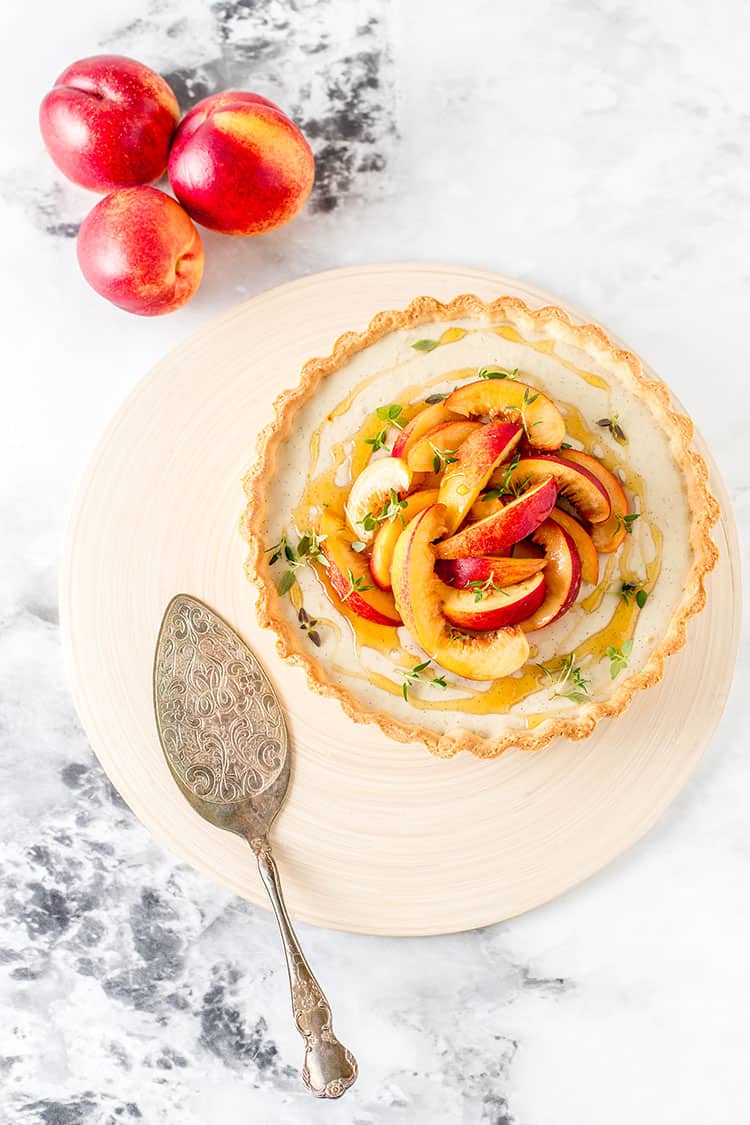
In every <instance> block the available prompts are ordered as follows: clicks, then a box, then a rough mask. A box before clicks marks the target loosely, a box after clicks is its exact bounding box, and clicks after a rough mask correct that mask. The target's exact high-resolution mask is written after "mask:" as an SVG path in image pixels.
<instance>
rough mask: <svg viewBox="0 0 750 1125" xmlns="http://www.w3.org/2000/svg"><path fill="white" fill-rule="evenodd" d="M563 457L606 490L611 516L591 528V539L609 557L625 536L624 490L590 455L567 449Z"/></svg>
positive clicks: (626, 510) (625, 509) (625, 497)
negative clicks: (595, 479) (589, 474)
mask: <svg viewBox="0 0 750 1125" xmlns="http://www.w3.org/2000/svg"><path fill="white" fill-rule="evenodd" d="M565 456H566V457H567V458H568V459H569V460H571V461H575V463H576V465H580V466H581V468H583V469H586V470H587V471H588V472H589V473H591V474H592V476H595V477H596V478H597V479H598V480H599V481H600V482H601V484H602V485H603V486H604V488H605V489H606V490H607V494H608V496H609V503H610V507H611V509H612V514H611V515H610V517H609V519H608V520H607V521H606V522H605V523H600V524H597V525H596V526H595V527H592V529H591V539H592V541H593V544H594V546H595V547H596V549H597V551H601V553H602V554H603V555H611V554H613V552H614V551H616V550H617V549H618V547H619V546H620V544H621V543H622V541H623V539H624V538H625V536H626V535H627V531H626V529H625V524H624V522H623V520H624V517H625V516H626V515H627V514H628V498H627V496H626V495H625V490H624V489H623V487H622V485H621V484H620V482H619V480H618V479H617V477H616V476H615V474H614V473H613V472H610V470H609V469H608V468H607V467H606V465H603V464H602V463H601V461H599V460H598V458H596V457H592V455H591V454H590V453H583V452H582V451H581V450H579V449H567V450H566V451H565Z"/></svg>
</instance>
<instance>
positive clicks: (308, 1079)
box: [250, 837, 357, 1098]
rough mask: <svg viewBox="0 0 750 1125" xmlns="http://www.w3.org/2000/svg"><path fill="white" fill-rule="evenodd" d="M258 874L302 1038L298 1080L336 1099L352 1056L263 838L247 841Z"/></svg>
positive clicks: (352, 1072) (351, 1068) (351, 1073)
mask: <svg viewBox="0 0 750 1125" xmlns="http://www.w3.org/2000/svg"><path fill="white" fill-rule="evenodd" d="M250 847H251V848H252V849H253V851H254V852H255V855H256V858H257V860H258V869H259V871H260V877H261V879H262V880H263V882H264V884H265V887H266V890H267V891H268V897H269V898H270V900H271V903H272V905H273V909H274V912H275V914H276V921H277V922H278V923H279V929H280V931H281V939H282V942H283V944H284V954H285V956H286V966H287V969H288V971H289V986H290V988H291V993H292V1011H293V1013H294V1022H295V1023H296V1024H297V1027H298V1028H299V1031H300V1034H301V1036H302V1038H303V1039H304V1040H305V1060H304V1064H303V1067H302V1081H303V1082H304V1084H305V1086H307V1088H308V1090H309V1091H310V1092H311V1093H312V1094H314V1095H315V1097H316V1098H340V1097H341V1095H342V1094H343V1093H344V1091H345V1090H348V1089H349V1087H350V1086H352V1085H353V1084H354V1082H355V1080H356V1078H357V1060H356V1059H355V1058H354V1055H353V1054H352V1053H351V1051H350V1050H348V1048H346V1047H344V1046H343V1044H341V1043H339V1041H338V1039H337V1038H336V1036H335V1035H334V1034H333V1025H332V1016H331V1009H330V1006H329V1004H328V1001H327V1000H326V998H325V995H324V993H323V990H322V988H321V987H320V985H319V984H318V982H317V981H316V979H315V977H314V976H313V973H312V970H311V968H310V966H309V965H308V963H307V960H306V959H305V955H304V953H303V952H302V950H301V948H300V944H299V942H298V941H297V935H296V934H295V932H294V930H293V928H292V923H291V921H290V919H289V915H288V914H287V910H286V905H285V903H284V896H283V894H282V891H281V881H280V879H279V870H278V868H277V866H276V862H275V860H274V858H273V856H272V854H271V845H270V844H269V842H268V840H267V839H265V837H255V838H253V839H251V840H250Z"/></svg>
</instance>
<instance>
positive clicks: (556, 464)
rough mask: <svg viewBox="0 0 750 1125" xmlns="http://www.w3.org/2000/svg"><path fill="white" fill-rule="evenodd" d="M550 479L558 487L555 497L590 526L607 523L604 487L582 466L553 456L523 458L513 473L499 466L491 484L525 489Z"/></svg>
mask: <svg viewBox="0 0 750 1125" xmlns="http://www.w3.org/2000/svg"><path fill="white" fill-rule="evenodd" d="M550 476H551V477H554V480H555V482H556V484H557V492H558V495H560V496H564V497H565V499H566V500H569V501H570V503H571V504H572V505H573V506H574V507H575V508H576V510H577V511H578V512H580V514H581V516H583V518H584V519H585V520H588V522H589V523H603V522H604V521H605V520H606V519H609V515H610V504H609V496H608V495H607V490H606V488H605V487H604V485H603V484H602V483H601V482H600V481H599V480H598V479H597V477H595V476H594V475H593V474H592V473H590V472H589V470H588V469H586V468H584V467H583V465H578V464H574V463H573V462H572V461H568V460H566V458H565V457H560V456H558V454H556V453H537V454H536V455H535V456H533V457H522V458H521V459H520V461H519V462H518V464H517V465H515V466H514V467H513V468H512V469H511V468H507V469H506V468H504V467H503V466H502V465H501V466H500V468H499V469H498V470H497V472H496V473H495V474H494V477H493V482H492V483H493V484H500V483H505V484H506V485H510V486H511V487H512V486H513V485H515V486H516V487H520V486H523V487H524V488H525V487H527V485H529V484H532V483H533V482H535V481H538V480H542V478H543V477H550ZM495 478H497V479H495Z"/></svg>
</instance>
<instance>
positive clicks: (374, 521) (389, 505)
mask: <svg viewBox="0 0 750 1125" xmlns="http://www.w3.org/2000/svg"><path fill="white" fill-rule="evenodd" d="M406 507H407V501H406V500H402V499H401V498H400V496H399V494H398V493H397V492H396V489H395V488H392V489H391V493H390V496H389V497H388V499H387V500H386V501H384V503H383V507H382V508H381V509H380V511H379V512H375V513H373V512H366V513H365V515H364V517H363V518H362V519H361V520H360V521H359V522H360V523H361V524H362V527H363V528H364V529H365V531H375V530H376V529H377V527H378V525H379V524H381V523H386V522H387V521H388V520H395V519H396V517H397V516H401V522H402V523H403V519H404V517H403V515H402V514H401V513H402V512H403V510H404V508H406ZM363 546H364V545H363ZM360 549H361V548H360Z"/></svg>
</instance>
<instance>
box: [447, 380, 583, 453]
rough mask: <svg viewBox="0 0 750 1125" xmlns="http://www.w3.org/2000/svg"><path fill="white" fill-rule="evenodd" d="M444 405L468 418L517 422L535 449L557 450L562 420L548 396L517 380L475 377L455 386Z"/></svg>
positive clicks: (563, 423)
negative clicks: (472, 380)
mask: <svg viewBox="0 0 750 1125" xmlns="http://www.w3.org/2000/svg"><path fill="white" fill-rule="evenodd" d="M445 405H446V406H447V407H448V409H449V410H455V411H456V413H457V414H463V415H464V417H468V418H485V417H487V418H507V419H509V420H510V421H513V422H521V423H522V424H523V427H524V430H525V432H526V435H527V437H528V440H529V441H530V442H531V443H532V444H533V445H534V446H535V447H536V448H537V449H559V448H560V443H561V442H562V441H563V440H564V438H565V419H564V418H563V416H562V414H561V413H560V411H559V410H558V409H557V407H556V406H555V404H554V402H552V400H551V399H549V398H547V396H546V395H544V394H542V392H541V391H538V390H537V389H536V387H530V386H529V385H528V383H521V382H519V380H517V379H478V380H477V381H476V382H475V383H466V384H465V385H464V386H463V387H457V388H456V390H455V391H453V393H452V394H450V395H448V398H447V399H446V400H445Z"/></svg>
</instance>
